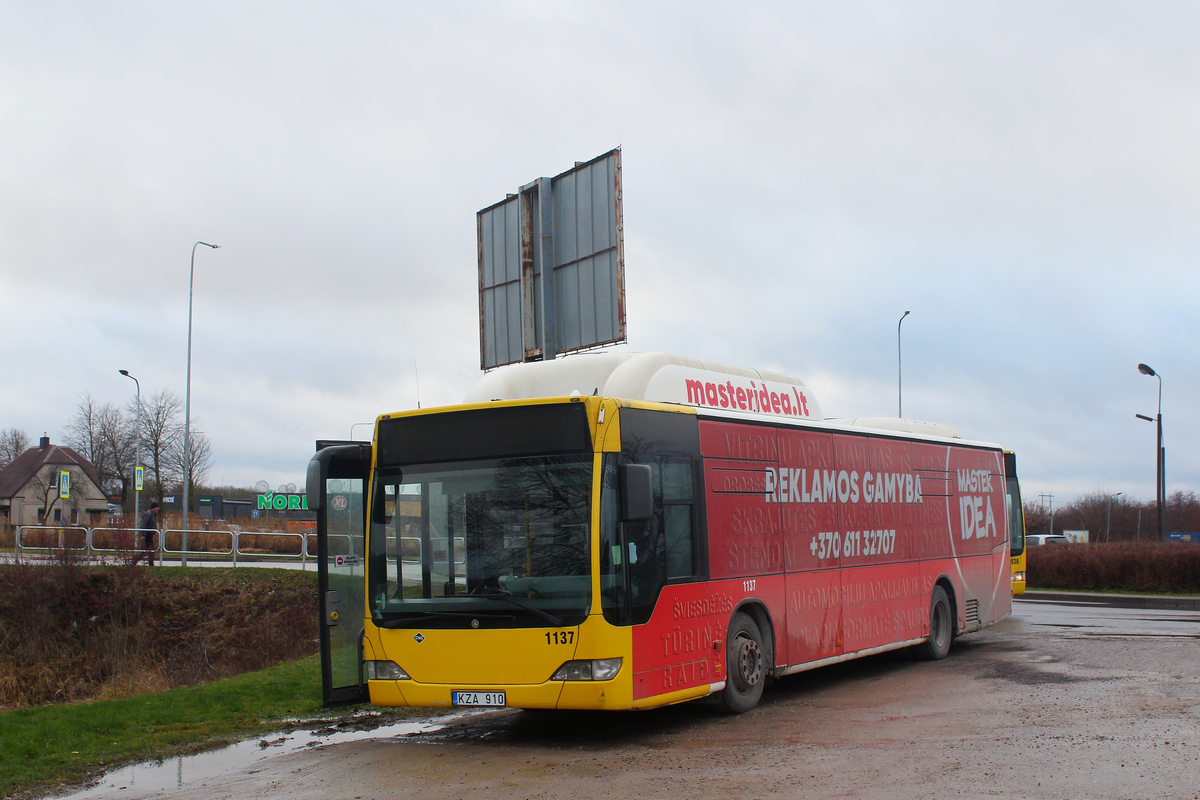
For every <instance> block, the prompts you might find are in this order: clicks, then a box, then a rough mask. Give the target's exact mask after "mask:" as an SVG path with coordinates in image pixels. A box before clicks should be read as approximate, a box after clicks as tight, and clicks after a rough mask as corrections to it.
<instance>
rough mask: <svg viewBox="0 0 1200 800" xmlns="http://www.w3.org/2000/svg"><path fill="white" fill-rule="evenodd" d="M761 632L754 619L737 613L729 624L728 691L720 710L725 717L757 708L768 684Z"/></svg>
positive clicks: (726, 686)
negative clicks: (764, 686) (765, 685)
mask: <svg viewBox="0 0 1200 800" xmlns="http://www.w3.org/2000/svg"><path fill="white" fill-rule="evenodd" d="M764 654H765V649H764V648H763V640H762V632H761V631H759V629H758V625H757V624H756V623H755V622H754V618H753V617H751V616H750V615H749V614H743V613H741V612H738V613H737V614H734V615H733V618H732V619H731V620H730V621H729V634H728V636H726V638H725V688H724V689H722V690H721V695H720V698H719V699H718V701H717V707H718V708H719V709H720V710H721V711H723V712H725V713H726V714H744V713H746V712H747V711H749V710H751V709H752V708H754V707H755V706H757V705H758V700H759V698H760V697H762V692H763V685H764V684H765V683H766V678H767V668H766V664H765V659H764Z"/></svg>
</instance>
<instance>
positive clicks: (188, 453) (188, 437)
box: [179, 242, 221, 567]
mask: <svg viewBox="0 0 1200 800" xmlns="http://www.w3.org/2000/svg"><path fill="white" fill-rule="evenodd" d="M200 245H204V246H205V247H211V248H212V249H213V250H217V249H218V248H220V247H221V245H219V244H209V243H208V242H196V243H195V244H194V245H192V266H191V269H189V270H188V337H187V339H188V342H187V391H186V394H185V397H184V401H183V553H182V554H181V555H180V557H179V564H180V566H183V567H186V566H187V532H188V509H189V507H190V506H191V486H190V484H191V477H192V288H193V287H194V286H195V281H196V248H197V247H199V246H200Z"/></svg>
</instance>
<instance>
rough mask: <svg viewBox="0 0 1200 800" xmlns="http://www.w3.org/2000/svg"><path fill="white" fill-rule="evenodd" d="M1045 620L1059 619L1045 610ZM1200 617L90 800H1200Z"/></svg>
mask: <svg viewBox="0 0 1200 800" xmlns="http://www.w3.org/2000/svg"><path fill="white" fill-rule="evenodd" d="M1042 600H1051V601H1049V602H1045V601H1042ZM1198 639H1200V610H1179V609H1154V608H1140V609H1130V608H1121V607H1112V606H1106V605H1103V604H1096V603H1093V602H1090V601H1089V602H1085V603H1082V604H1077V603H1062V602H1056V601H1052V599H1050V598H1042V599H1040V600H1039V601H1038V602H1031V601H1021V602H1018V603H1016V604H1015V610H1014V614H1013V617H1012V618H1010V619H1008V620H1006V621H1005V622H1003V623H1001V624H1000V625H998V626H996V627H994V628H991V629H989V630H987V631H983V632H980V633H976V634H971V635H969V636H965V637H962V638H961V639H959V640H957V641H956V643H955V646H954V649H953V650H952V652H951V655H950V657H949V658H947V659H946V660H944V661H941V662H932V663H930V662H922V661H915V660H911V659H909V658H907V657H905V656H904V655H903V654H889V655H884V656H877V657H874V658H869V659H863V660H860V661H857V662H851V663H848V664H843V665H838V666H835V667H829V668H827V669H823V670H817V671H814V672H810V673H802V674H800V675H796V676H792V677H789V678H786V679H783V680H780V681H778V682H776V683H775V684H774V685H773V686H772V687H771V688H770V689H769V690H768V692H767V694H766V695H765V697H764V702H763V704H762V705H761V706H760V707H759V708H758V709H756V710H755V711H752V712H750V713H748V714H744V715H742V716H737V717H726V716H720V715H717V714H714V713H713V712H712V711H711V710H709V709H708V708H707V707H705V706H702V705H687V706H680V707H675V708H669V709H663V710H660V711H653V712H641V713H586V714H584V713H566V712H562V713H528V712H520V711H497V712H488V713H481V714H470V715H463V716H459V717H456V718H453V719H450V720H447V721H444V722H445V724H444V726H443V727H441V728H440V729H437V730H427V731H425V732H421V733H416V734H409V735H387V736H383V737H382V738H371V739H362V738H359V739H356V740H354V741H338V740H337V737H324V738H322V737H317V739H316V740H314V741H312V742H309V743H308V744H307V745H305V746H304V747H300V748H297V749H294V750H292V751H290V752H279V753H278V754H275V753H273V752H272V751H271V750H270V749H266V750H262V749H259V748H253V749H251V750H246V751H245V752H244V753H242V754H236V753H233V752H232V751H231V752H230V753H228V754H226V755H224V756H221V755H217V756H210V762H211V760H212V759H213V758H215V759H216V760H217V762H218V763H219V764H220V767H219V768H218V769H215V770H214V769H213V768H212V767H211V764H210V767H209V768H208V769H206V770H200V769H198V768H193V766H192V765H190V764H189V760H188V759H183V760H181V761H179V762H178V763H177V762H174V761H172V762H170V763H168V764H164V765H162V767H161V768H160V770H159V771H160V772H166V776H165V778H164V777H163V776H159V777H158V778H155V777H152V774H151V771H149V770H147V771H144V772H141V773H139V772H137V770H136V769H131V770H123V771H122V772H121V773H117V774H114V775H112V776H109V777H108V778H106V779H105V780H103V781H101V783H100V785H99V786H97V787H96V788H95V789H93V790H92V791H91V792H88V793H87V797H90V798H143V797H167V796H170V797H178V798H192V799H194V800H200V799H201V798H203V799H204V800H213V799H215V798H288V799H289V800H307V798H314V799H315V798H354V799H355V800H359V799H360V798H384V797H403V798H438V800H447V799H448V798H459V797H462V798H537V797H541V798H557V797H568V796H569V797H574V798H605V800H612V798H626V797H645V798H680V799H681V800H684V799H686V800H708V799H709V798H712V799H713V800H716V799H717V798H720V800H727V799H728V798H768V797H771V798H775V797H779V798H834V797H858V798H880V799H881V800H882V799H883V798H886V799H887V800H903V799H904V798H931V797H938V798H940V797H979V798H985V797H1022V798H1072V799H1076V798H1172V799H1173V798H1188V800H1198V799H1200V677H1198V676H1200V641H1198Z"/></svg>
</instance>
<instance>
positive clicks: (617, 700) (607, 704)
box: [367, 676, 633, 710]
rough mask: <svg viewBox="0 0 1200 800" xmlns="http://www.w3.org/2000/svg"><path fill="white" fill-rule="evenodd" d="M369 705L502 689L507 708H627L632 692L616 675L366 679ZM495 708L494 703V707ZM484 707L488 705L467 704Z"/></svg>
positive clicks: (434, 703)
mask: <svg viewBox="0 0 1200 800" xmlns="http://www.w3.org/2000/svg"><path fill="white" fill-rule="evenodd" d="M367 688H368V690H369V691H370V693H371V704H372V705H376V706H416V707H428V708H452V707H454V706H453V700H452V698H453V695H454V692H504V696H505V700H506V701H507V702H506V707H507V708H560V709H588V708H600V709H614V710H617V709H629V708H633V692H632V690H631V689H630V687H629V685H628V682H627V681H623V680H621V679H620V677H619V676H618V677H617V678H616V679H614V680H611V681H547V682H546V683H541V684H533V685H508V686H503V685H502V686H480V685H475V686H467V685H462V684H445V683H418V682H416V681H393V680H385V681H368V682H367ZM493 707H494V706H493ZM468 708H480V709H485V708H488V706H468Z"/></svg>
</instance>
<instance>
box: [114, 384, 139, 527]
mask: <svg viewBox="0 0 1200 800" xmlns="http://www.w3.org/2000/svg"><path fill="white" fill-rule="evenodd" d="M118 372H120V373H121V374H122V375H124V376H125V377H126V378H129V380H131V381H133V385H134V386H136V387H137V446H136V452H137V455H136V456H134V461H133V524H134V525H137V524H138V522H139V520H140V519H141V513H142V504H141V499H142V494H141V487H140V486H138V479H137V471H138V468H139V467H141V466H142V385H141V384H140V383H138V379H137V378H135V377H133V376H132V375H130V374H129V370H127V369H122V370H118Z"/></svg>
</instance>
